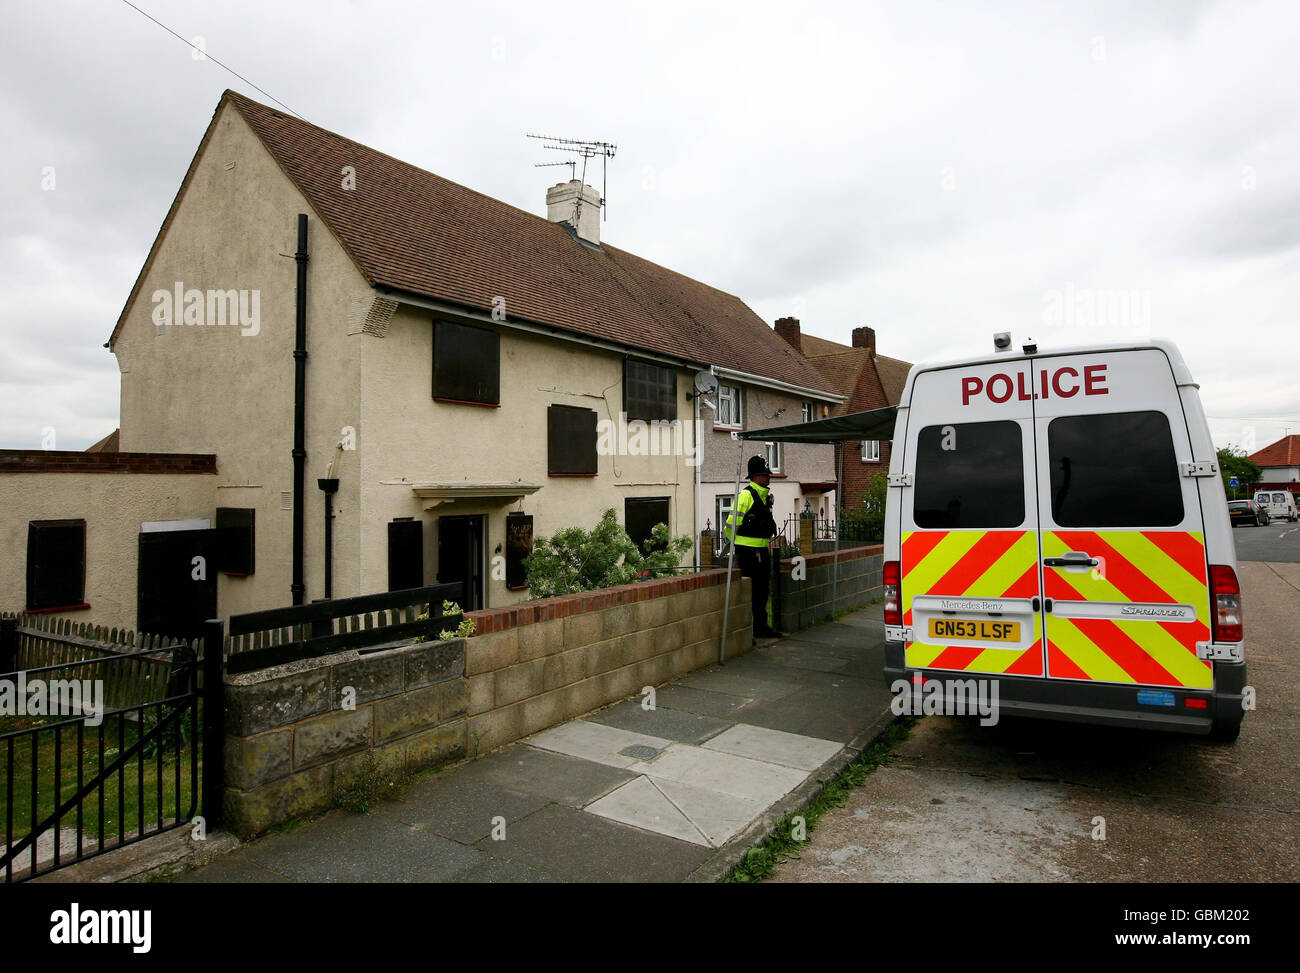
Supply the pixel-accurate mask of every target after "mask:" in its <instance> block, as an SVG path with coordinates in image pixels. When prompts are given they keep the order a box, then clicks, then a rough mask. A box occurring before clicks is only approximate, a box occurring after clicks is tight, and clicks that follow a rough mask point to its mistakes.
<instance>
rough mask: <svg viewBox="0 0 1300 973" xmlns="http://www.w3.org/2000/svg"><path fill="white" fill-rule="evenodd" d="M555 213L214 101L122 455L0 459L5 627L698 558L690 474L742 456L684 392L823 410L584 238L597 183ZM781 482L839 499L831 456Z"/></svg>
mask: <svg viewBox="0 0 1300 973" xmlns="http://www.w3.org/2000/svg"><path fill="white" fill-rule="evenodd" d="M546 201H547V211H548V212H547V217H546V218H543V217H541V216H537V215H534V214H531V213H528V212H525V211H523V210H520V209H517V208H515V207H513V206H510V205H507V204H505V203H503V202H500V201H498V200H495V199H492V198H490V197H488V196H484V195H482V194H480V193H476V192H474V191H472V190H470V189H466V188H465V187H463V186H460V185H457V184H455V183H453V182H450V181H448V180H446V179H443V178H440V177H439V176H436V175H434V174H432V173H430V172H426V171H424V170H422V169H419V168H417V167H415V166H413V165H409V164H407V163H404V162H401V161H399V160H397V159H394V158H392V157H391V156H387V155H385V154H383V153H381V152H378V151H376V150H374V149H371V148H368V147H366V146H364V145H361V144H359V143H357V142H354V141H351V140H350V139H347V138H344V137H342V136H340V135H336V134H334V133H332V132H328V131H326V130H324V129H321V128H318V127H316V126H315V125H311V124H308V123H307V122H304V121H302V120H300V119H298V118H296V117H293V116H291V115H288V114H285V113H283V112H280V111H277V110H275V109H272V108H269V107H267V106H265V105H262V104H259V103H257V102H254V101H252V100H250V99H248V98H246V97H243V96H242V95H239V94H236V93H234V92H230V91H227V92H226V93H225V94H224V95H223V97H222V99H221V101H220V103H219V104H218V106H217V109H216V112H215V114H214V117H213V119H212V122H211V124H210V125H209V127H208V129H207V131H206V133H205V134H204V136H203V139H202V142H201V143H200V145H199V148H198V151H197V152H196V154H195V156H194V159H193V161H192V163H191V164H190V167H189V170H188V171H187V172H186V174H185V177H184V180H183V182H182V184H181V188H180V191H179V192H178V194H177V196H176V198H175V200H174V202H173V203H172V206H171V208H170V211H169V212H168V213H167V216H166V218H165V220H164V222H163V225H162V228H161V229H160V231H159V233H158V236H157V239H156V240H155V242H154V244H153V246H152V248H151V250H150V252H149V255H148V258H147V260H146V261H145V264H144V266H143V269H142V270H141V272H140V275H139V278H138V279H137V281H136V283H135V286H134V288H133V289H132V291H131V293H130V296H129V298H128V299H127V301H126V305H125V307H124V308H123V310H122V313H121V316H120V318H119V319H118V321H117V324H116V326H115V327H114V328H113V331H112V335H111V337H110V339H109V342H108V346H109V347H110V349H111V350H112V352H113V354H114V355H115V356H116V358H117V362H118V365H119V369H120V371H121V383H122V384H121V428H120V432H119V434H118V443H117V448H118V450H119V452H118V453H116V454H114V453H109V452H103V451H102V449H101V451H100V452H98V453H95V454H83V455H85V456H91V457H93V458H92V459H91V460H83V459H80V458H78V457H77V456H75V455H74V456H72V457H69V456H68V454H41V453H39V452H36V451H31V452H23V451H0V502H3V504H4V513H3V514H0V518H2V519H0V525H2V527H0V541H4V542H5V543H6V550H7V551H9V552H21V551H23V550H27V551H28V558H29V563H27V564H24V563H15V562H21V558H20V557H19V558H15V557H12V556H10V557H8V558H7V559H6V561H5V563H4V566H3V568H0V591H3V595H4V597H3V599H0V608H3V609H12V608H15V607H17V608H22V607H27V608H39V609H41V610H48V611H58V610H61V609H75V610H76V611H77V612H78V613H80V617H82V618H85V619H86V620H91V621H96V622H100V623H103V624H114V625H122V626H127V627H137V626H138V627H140V628H143V629H148V630H156V628H157V627H158V625H159V624H163V623H161V622H158V618H159V617H160V616H159V615H158V613H157V611H156V610H155V609H152V608H148V609H147V605H150V604H153V601H151V600H150V599H151V598H153V595H152V594H151V593H152V592H156V591H164V590H165V591H167V592H170V594H169V595H168V597H167V599H165V600H166V603H167V605H168V606H170V607H169V608H167V609H166V610H163V614H164V615H166V614H167V611H170V612H171V614H170V615H167V620H166V624H170V625H173V626H174V625H177V624H180V623H179V622H177V621H176V619H177V618H180V617H182V616H184V615H185V613H186V612H188V613H189V616H192V617H200V616H202V615H203V614H206V613H209V612H211V611H212V609H213V607H214V606H215V608H216V610H217V612H218V613H219V614H220V615H222V616H228V615H230V614H234V613H240V612H245V611H251V610H257V609H262V608H269V607H275V606H279V605H284V604H289V603H290V601H291V599H292V600H293V601H310V600H312V599H316V598H321V597H326V596H332V597H336V598H337V597H344V596H348V595H354V594H364V593H368V592H371V591H378V590H384V589H387V588H401V587H410V586H414V585H419V584H431V583H434V582H435V581H442V582H454V583H458V584H460V585H461V591H462V596H461V601H462V604H463V605H464V607H466V608H478V607H489V606H490V607H497V606H501V605H506V604H510V603H513V602H517V601H520V600H524V599H526V598H528V597H529V594H528V591H527V590H526V589H525V588H524V587H523V577H522V567H521V564H520V560H521V558H522V555H523V554H524V553H525V552H526V551H527V549H528V545H529V543H530V539H531V538H532V537H535V536H537V535H549V534H551V533H553V532H554V531H556V530H558V529H560V528H564V527H569V526H573V525H581V526H587V527H589V526H591V525H593V524H594V523H595V522H596V520H597V519H598V518H599V516H600V514H601V511H602V510H604V509H605V508H608V507H613V508H614V509H615V510H616V511H617V512H618V515H619V519H620V520H621V521H623V522H624V523H625V524H626V525H627V527H628V530H629V533H631V534H632V535H633V536H634V538H636V539H642V538H644V537H646V536H647V535H648V532H649V530H650V527H651V526H652V525H653V524H655V523H660V522H663V523H667V525H668V527H669V529H670V530H671V531H672V532H673V533H674V534H681V533H693V534H695V535H696V536H698V534H699V531H700V529H701V528H703V527H704V526H705V523H706V521H708V520H710V519H711V516H712V510H713V504H712V494H711V493H710V497H709V502H706V501H705V500H703V499H702V497H703V496H704V488H703V484H702V478H701V472H702V466H704V467H707V466H708V465H709V463H710V458H709V451H710V450H713V449H717V450H725V451H726V454H727V457H726V462H727V463H728V464H729V465H732V466H734V450H735V449H736V447H735V444H734V443H733V442H732V441H731V440H730V438H729V437H726V436H725V435H714V434H713V433H712V432H710V434H709V435H707V436H704V437H703V441H702V442H701V437H699V435H698V433H697V428H698V426H697V423H696V421H695V420H696V419H697V417H698V416H699V415H700V413H701V412H702V411H703V412H704V413H705V414H706V418H707V419H708V420H709V421H708V422H707V423H704V424H702V425H705V426H707V427H708V428H709V429H710V430H712V428H713V420H714V418H715V417H714V416H713V414H712V413H713V411H714V410H715V409H716V407H717V406H718V403H717V402H714V401H713V400H712V398H711V396H712V395H713V394H715V393H714V392H712V391H706V393H705V394H704V395H699V394H697V383H698V384H699V385H700V386H702V387H705V388H706V389H710V388H711V384H710V381H709V380H707V379H704V378H702V377H701V376H700V373H701V372H705V373H709V374H711V375H712V376H713V379H712V381H714V382H717V383H719V385H720V386H726V387H728V388H736V389H743V390H745V391H744V392H743V394H744V395H746V396H750V398H749V399H748V401H750V402H753V403H755V406H751V408H755V407H756V408H758V409H760V410H762V411H763V412H764V413H765V414H767V415H771V414H773V413H778V410H783V409H784V410H785V415H784V416H783V417H782V421H784V420H785V418H786V417H787V416H792V415H793V413H792V411H790V410H794V409H800V410H802V409H804V408H807V409H809V410H816V411H824V410H826V409H830V408H833V407H835V406H836V405H837V404H839V403H841V402H842V401H843V396H842V395H840V394H839V393H838V392H837V391H836V390H835V388H834V387H833V385H832V384H831V383H829V382H828V381H827V380H826V379H825V378H824V377H823V375H822V374H821V373H820V372H818V371H817V370H816V369H814V368H813V367H811V366H810V365H809V364H808V363H807V362H806V361H805V360H804V359H803V357H802V356H801V355H800V354H799V353H798V352H796V351H795V350H794V349H792V348H791V347H790V346H789V345H788V344H787V343H786V342H785V341H783V340H781V338H780V337H778V336H777V335H776V334H775V332H774V331H773V330H772V329H770V328H769V327H768V326H767V325H766V324H764V322H763V321H762V320H761V319H759V318H758V317H757V315H755V314H754V312H753V311H752V310H750V308H749V307H747V306H746V305H745V303H744V302H743V301H741V300H740V299H739V298H737V297H735V296H733V295H730V294H726V293H723V292H722V291H719V290H717V289H715V288H712V287H709V286H707V285H705V284H702V283H700V282H699V281H696V280H693V279H691V278H689V277H686V276H684V275H682V274H679V273H675V272H673V271H671V270H668V269H666V268H664V267H660V266H658V265H656V264H653V263H651V262H649V261H647V260H644V259H642V258H640V257H637V256H635V255H633V254H631V253H628V252H626V251H624V250H619V249H617V248H615V247H613V246H610V245H609V244H608V243H606V242H603V241H602V240H601V239H600V233H599V230H600V222H599V216H600V199H599V197H598V196H597V194H596V193H595V191H594V190H593V189H591V188H590V187H587V186H584V185H583V184H581V183H580V182H578V181H573V182H569V183H562V184H560V185H558V186H554V187H552V188H551V189H550V190H549V191H548V193H547V200H546ZM300 227H301V229H302V230H303V231H305V242H306V246H305V247H304V246H302V238H301V237H300V235H299V234H300ZM300 335H301V338H300ZM299 372H301V376H302V377H301V382H300V381H299V377H298V375H299ZM724 425H725V424H724ZM298 426H300V427H301V449H295V434H296V427H298ZM724 431H725V430H724ZM701 445H702V446H703V449H704V452H705V455H704V457H703V458H702V459H703V463H701V457H700V456H699V453H698V448H699V447H700V446H701ZM103 448H109V447H108V445H107V444H105V446H104V447H103ZM178 456H179V457H181V459H177V457H178ZM105 457H107V458H105ZM196 457H197V458H196ZM298 460H300V461H301V466H302V468H303V474H302V476H301V481H302V485H301V488H299V485H298V482H297V481H298V479H299V477H298V476H297V475H296V473H295V463H296V461H298ZM186 464H189V465H186ZM196 464H197V465H196ZM796 465H798V466H799V467H800V468H799V469H798V470H797V471H796V473H797V475H798V476H799V477H800V478H802V481H807V482H814V481H818V482H824V481H831V480H833V479H834V475H833V468H832V461H831V450H830V448H829V447H821V448H819V451H813V452H810V453H809V455H808V456H802V457H800V458H799V459H798V462H797V464H796ZM110 474H111V478H110ZM327 512H328V514H330V515H332V520H330V521H329V528H328V532H327V527H326V522H327ZM216 527H220V528H221V531H220V532H219V533H214V532H213V531H212V530H210V529H211V528H216ZM78 531H80V534H79V535H78V534H77V532H78ZM78 536H79V538H80V539H79V540H78ZM327 537H328V541H327ZM205 538H206V539H207V540H205ZM209 540H211V546H210V547H205V548H204V550H205V551H207V555H206V556H210V557H211V559H212V565H213V567H214V568H215V570H213V571H210V572H208V573H207V574H206V577H205V578H204V579H203V580H202V585H203V588H202V593H201V596H200V597H198V599H197V600H196V601H195V602H194V604H192V605H186V604H182V602H183V601H184V598H185V597H187V596H186V594H185V593H186V592H192V591H197V590H198V589H196V588H194V587H193V585H194V584H197V583H198V582H194V581H185V582H184V583H181V582H178V581H177V580H176V576H177V575H178V574H179V573H181V569H182V568H184V569H185V570H186V571H188V565H189V564H190V562H191V560H192V559H191V558H188V557H185V556H184V555H185V554H187V553H188V549H187V548H186V545H187V544H190V545H193V544H198V545H204V544H208V541H209ZM327 543H328V550H327ZM78 544H80V554H81V562H82V566H81V568H80V570H81V576H80V577H79V578H78V577H77V576H76V575H77V571H76V570H74V569H73V568H70V567H67V565H68V564H69V563H70V561H69V560H68V559H67V558H66V557H65V556H64V554H65V553H67V552H71V551H74V550H75V549H76V548H77V545H78ZM196 549H197V548H196ZM153 552H157V553H156V554H155V553H153ZM56 553H58V554H59V556H58V557H55V556H54V555H55V554H56ZM38 562H39V563H38ZM32 564H36V574H37V576H38V577H37V584H36V589H38V591H37V596H38V600H39V601H41V602H43V603H42V604H39V605H33V604H32V603H31V602H32V597H33V587H32V583H31V575H32V571H31V570H30V568H31V565H32ZM60 565H62V566H64V567H63V568H61V567H60ZM327 570H328V576H327ZM78 584H80V589H78V588H77V586H78ZM24 591H25V592H26V604H25V605H24V604H18V602H22V601H23V599H24ZM155 600H156V599H155ZM60 601H62V602H63V604H49V602H60ZM74 617H76V616H74Z"/></svg>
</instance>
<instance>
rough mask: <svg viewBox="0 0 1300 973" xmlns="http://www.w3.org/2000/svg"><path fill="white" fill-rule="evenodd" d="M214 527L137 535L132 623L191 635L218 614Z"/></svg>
mask: <svg viewBox="0 0 1300 973" xmlns="http://www.w3.org/2000/svg"><path fill="white" fill-rule="evenodd" d="M216 536H217V532H216V531H215V530H210V529H208V530H161V531H145V532H144V533H142V534H140V548H139V555H140V556H139V562H138V566H137V572H136V586H137V587H136V591H137V602H136V608H137V612H136V627H137V628H138V630H139V631H140V632H142V633H144V634H148V635H169V636H173V637H175V638H183V639H192V638H198V637H199V636H200V635H202V634H203V623H204V622H205V621H206V620H207V619H209V618H216V617H217V560H216V553H217V543H216Z"/></svg>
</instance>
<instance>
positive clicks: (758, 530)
mask: <svg viewBox="0 0 1300 973" xmlns="http://www.w3.org/2000/svg"><path fill="white" fill-rule="evenodd" d="M754 494H758V501H755V499H754ZM751 511H752V513H753V516H751V517H749V518H748V520H749V522H748V523H746V522H745V521H746V517H745V515H746V514H749V513H750V512H751ZM726 535H727V539H728V540H731V539H732V537H734V538H735V541H736V546H737V547H767V543H768V541H770V540H771V539H772V538H773V537H775V536H776V519H775V518H774V517H773V516H772V491H771V490H769V489H768V488H767V487H765V486H762V485H760V484H758V483H749V484H747V485H746V486H745V487H744V489H742V490H741V491H740V496H738V497H737V498H736V502H735V503H734V504H732V505H731V514H730V516H728V517H727V528H726Z"/></svg>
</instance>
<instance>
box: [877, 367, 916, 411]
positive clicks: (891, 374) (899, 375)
mask: <svg viewBox="0 0 1300 973" xmlns="http://www.w3.org/2000/svg"><path fill="white" fill-rule="evenodd" d="M911 370H912V363H911V362H907V361H900V360H899V359H897V358H886V357H885V356H884V355H877V356H876V374H877V375H879V376H880V387H881V388H882V389H884V391H885V398H887V399H888V400H889V404H890V405H898V403H899V402H901V401H902V399H903V386H905V385H906V384H907V373H908V372H910V371H911Z"/></svg>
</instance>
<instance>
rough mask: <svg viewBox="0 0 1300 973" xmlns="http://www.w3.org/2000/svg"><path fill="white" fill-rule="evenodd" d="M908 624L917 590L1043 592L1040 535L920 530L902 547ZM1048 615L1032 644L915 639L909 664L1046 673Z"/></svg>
mask: <svg viewBox="0 0 1300 973" xmlns="http://www.w3.org/2000/svg"><path fill="white" fill-rule="evenodd" d="M900 556H901V560H902V565H901V570H902V581H903V624H904V625H911V624H912V596H913V595H917V594H921V595H941V596H944V597H947V598H962V597H966V598H1033V597H1035V596H1037V595H1038V537H1037V535H1036V534H1035V533H1034V532H1033V531H1022V530H953V531H941V530H939V531H914V532H912V533H908V534H905V535H904V536H903V543H902V549H901V555H900ZM1042 636H1043V632H1042V621H1041V619H1040V618H1039V617H1038V616H1035V617H1034V641H1033V642H1032V643H1031V644H1030V646H1029V647H1028V648H1026V649H1023V650H1022V649H1018V648H1010V647H1008V648H997V649H988V648H982V647H978V646H969V645H946V646H945V645H929V644H927V643H924V642H909V643H908V644H907V647H906V662H907V665H908V666H911V667H914V668H925V669H950V670H957V671H961V672H996V673H1005V674H1007V675H1020V676H1041V675H1042V674H1043V643H1042Z"/></svg>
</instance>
